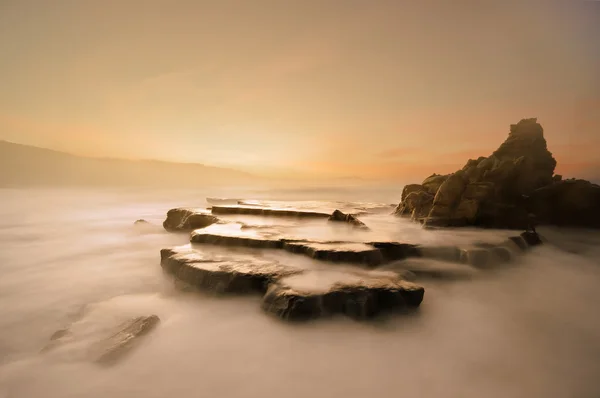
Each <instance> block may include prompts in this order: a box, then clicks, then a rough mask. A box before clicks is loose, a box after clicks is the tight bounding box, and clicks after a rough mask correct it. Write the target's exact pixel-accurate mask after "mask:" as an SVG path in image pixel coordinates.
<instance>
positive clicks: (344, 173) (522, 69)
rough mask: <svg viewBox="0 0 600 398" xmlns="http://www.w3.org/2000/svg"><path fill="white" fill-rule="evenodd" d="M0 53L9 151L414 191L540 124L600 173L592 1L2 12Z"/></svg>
mask: <svg viewBox="0 0 600 398" xmlns="http://www.w3.org/2000/svg"><path fill="white" fill-rule="evenodd" d="M0 54H1V55H0V139H5V140H8V141H12V142H18V143H22V144H29V145H36V146H41V147H46V148H51V149H56V150H61V151H67V152H70V153H74V154H79V155H85V156H100V157H106V156H108V157H121V158H132V159H139V158H144V159H160V160H169V161H178V162H198V163H204V164H209V165H215V166H226V167H234V168H238V169H241V170H245V171H251V172H258V173H265V174H270V175H279V176H282V175H290V176H291V175H295V174H304V173H316V174H319V175H322V176H337V177H360V178H377V179H398V180H406V179H411V178H414V179H415V180H418V179H419V178H422V177H424V176H427V175H429V174H431V173H433V172H438V173H442V172H452V171H454V170H456V169H457V168H460V167H462V165H464V163H465V162H466V160H467V159H468V158H469V157H478V156H481V155H484V156H485V155H489V154H490V153H491V152H492V151H493V150H494V149H495V148H496V147H497V146H498V145H499V144H500V143H501V142H502V141H503V140H504V139H505V138H506V136H507V135H508V131H509V125H510V124H511V123H516V122H518V121H519V120H520V119H521V118H527V117H537V118H538V121H539V122H540V123H541V124H542V125H543V127H544V129H545V136H546V139H547V141H548V144H549V149H550V150H551V151H552V152H553V153H554V155H555V157H556V158H557V160H558V163H559V165H558V169H557V172H561V173H564V174H566V175H588V174H590V173H594V172H596V170H598V171H599V173H598V174H600V151H599V150H598V148H599V147H600V2H591V1H587V2H584V1H577V0H571V1H562V2H556V1H552V0H548V1H543V2H533V1H526V2H522V1H521V2H513V1H461V0H457V1H439V0H438V1H428V0H425V1H419V2H417V1H410V2H409V1H402V0H397V1H392V0H389V1H388V0H380V1H373V0H360V1H359V0H320V1H317V0H302V1H300V0H298V1H295V0H271V1H267V0H252V1H250V0H239V1H232V0H213V1H204V0H185V1H183V0H170V1H167V0H161V1H157V0H97V1H96V0H84V1H77V0H71V1H65V0H53V1H47V0H39V1H31V0H0ZM598 174H596V175H598Z"/></svg>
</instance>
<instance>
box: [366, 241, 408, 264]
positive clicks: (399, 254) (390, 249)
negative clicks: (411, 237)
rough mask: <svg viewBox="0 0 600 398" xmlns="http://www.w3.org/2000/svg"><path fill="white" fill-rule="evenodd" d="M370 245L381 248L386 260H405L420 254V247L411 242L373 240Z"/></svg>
mask: <svg viewBox="0 0 600 398" xmlns="http://www.w3.org/2000/svg"><path fill="white" fill-rule="evenodd" d="M369 245H371V246H373V247H375V248H377V249H379V250H380V251H381V254H382V255H383V257H384V259H385V260H386V261H393V260H403V259H405V258H408V257H418V256H420V252H419V247H418V246H417V245H413V244H409V243H399V242H371V243H369Z"/></svg>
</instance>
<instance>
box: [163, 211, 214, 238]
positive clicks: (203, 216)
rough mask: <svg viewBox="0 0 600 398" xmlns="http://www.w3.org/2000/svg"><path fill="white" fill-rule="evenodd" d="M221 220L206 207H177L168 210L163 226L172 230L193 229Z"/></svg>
mask: <svg viewBox="0 0 600 398" xmlns="http://www.w3.org/2000/svg"><path fill="white" fill-rule="evenodd" d="M217 221H219V219H218V218H217V217H215V216H213V215H211V214H209V213H208V211H207V210H204V209H191V208H176V209H171V210H169V211H168V212H167V219H166V220H165V221H164V222H163V227H164V228H165V229H166V230H167V231H170V232H175V231H192V230H194V229H198V228H205V227H208V226H209V225H212V224H214V223H216V222H217Z"/></svg>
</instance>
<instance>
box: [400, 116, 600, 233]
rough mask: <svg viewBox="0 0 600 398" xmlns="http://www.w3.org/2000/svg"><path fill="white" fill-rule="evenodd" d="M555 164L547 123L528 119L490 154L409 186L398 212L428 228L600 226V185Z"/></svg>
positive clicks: (515, 128) (403, 193) (514, 125)
mask: <svg viewBox="0 0 600 398" xmlns="http://www.w3.org/2000/svg"><path fill="white" fill-rule="evenodd" d="M555 167H556V160H555V159H554V157H553V156H552V153H550V151H548V148H547V143H546V140H545V139H544V130H543V128H542V126H541V125H540V124H539V123H538V122H537V119H535V118H533V119H523V120H521V121H520V122H519V123H517V124H513V125H511V126H510V133H509V136H508V138H507V139H506V141H504V143H503V144H502V145H500V147H499V148H498V149H497V150H496V151H494V152H493V153H492V154H491V155H490V156H488V157H479V158H477V159H470V160H468V161H467V163H466V164H465V166H464V167H463V168H462V169H461V170H458V171H456V172H454V173H452V174H447V175H439V174H433V175H431V176H429V177H428V178H426V179H425V180H424V181H423V182H422V183H421V184H410V185H407V186H405V187H404V190H403V192H402V195H401V203H400V204H399V205H398V207H397V208H396V211H395V213H396V214H397V215H400V216H408V217H411V218H412V219H413V220H415V221H418V222H422V223H424V224H425V225H428V226H443V227H449V226H469V225H470V226H480V227H491V228H509V229H525V228H527V227H528V226H531V225H532V224H548V225H562V226H574V227H594V228H600V186H598V185H595V184H592V183H590V182H588V181H584V180H563V179H562V176H560V175H555V174H554V170H555Z"/></svg>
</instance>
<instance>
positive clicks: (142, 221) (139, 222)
mask: <svg viewBox="0 0 600 398" xmlns="http://www.w3.org/2000/svg"><path fill="white" fill-rule="evenodd" d="M148 224H150V223H149V222H148V221H146V220H142V219H140V220H136V221H135V222H134V223H133V225H148Z"/></svg>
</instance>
